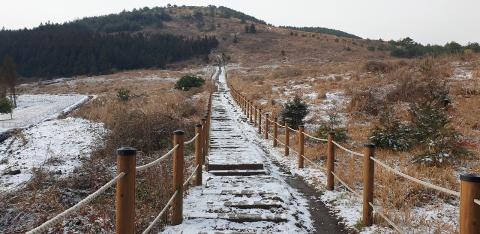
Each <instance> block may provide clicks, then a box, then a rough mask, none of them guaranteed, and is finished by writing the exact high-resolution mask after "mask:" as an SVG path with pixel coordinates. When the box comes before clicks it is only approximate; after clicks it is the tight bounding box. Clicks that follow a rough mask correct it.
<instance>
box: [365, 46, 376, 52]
mask: <svg viewBox="0 0 480 234" xmlns="http://www.w3.org/2000/svg"><path fill="white" fill-rule="evenodd" d="M367 50H368V51H375V46H369V47H367Z"/></svg>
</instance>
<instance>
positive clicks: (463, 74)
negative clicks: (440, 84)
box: [450, 67, 473, 81]
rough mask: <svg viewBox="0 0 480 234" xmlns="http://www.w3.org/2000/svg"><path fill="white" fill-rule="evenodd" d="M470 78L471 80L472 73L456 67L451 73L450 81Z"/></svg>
mask: <svg viewBox="0 0 480 234" xmlns="http://www.w3.org/2000/svg"><path fill="white" fill-rule="evenodd" d="M472 78H473V72H472V71H469V70H466V69H464V68H461V67H456V68H455V70H454V71H453V75H452V77H450V79H451V80H457V81H463V80H471V79H472Z"/></svg>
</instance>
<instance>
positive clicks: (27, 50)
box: [0, 6, 357, 79]
mask: <svg viewBox="0 0 480 234" xmlns="http://www.w3.org/2000/svg"><path fill="white" fill-rule="evenodd" d="M252 24H253V25H255V26H256V27H257V29H258V30H257V33H246V32H245V26H251V25H252ZM318 29H320V28H318ZM292 30H294V29H292V28H289V29H284V28H276V27H273V26H271V25H267V24H266V23H265V22H264V21H262V20H259V19H257V18H255V17H253V16H249V15H246V14H244V13H242V12H239V11H235V10H233V9H230V8H227V7H216V6H208V7H191V6H180V7H155V8H147V7H146V8H142V9H134V10H133V11H123V12H120V13H118V14H109V15H104V16H96V17H87V18H83V19H79V20H75V21H71V22H67V23H63V24H50V23H46V24H41V25H40V26H38V27H36V28H33V29H22V30H2V31H0V57H4V56H5V55H10V56H11V57H13V59H14V61H15V62H16V64H17V71H18V73H19V74H20V75H21V76H23V77H36V78H40V79H44V78H52V77H64V76H75V75H83V74H87V75H93V74H105V73H112V72H115V71H118V70H129V69H139V68H165V67H166V66H167V65H168V64H172V63H178V62H183V61H196V62H200V63H202V62H204V61H208V57H207V56H208V55H209V54H210V52H211V51H212V50H213V49H215V48H217V47H218V48H219V49H218V51H221V52H222V53H225V54H228V55H229V56H230V57H231V58H232V61H237V62H242V60H243V58H257V60H256V61H257V62H260V63H261V62H262V61H265V62H269V61H272V59H273V58H272V56H273V57H275V59H276V57H278V56H277V55H278V54H280V52H281V51H288V50H290V48H289V46H286V45H289V44H290V43H293V45H292V47H291V48H292V49H293V48H295V50H294V51H303V49H302V47H305V46H308V47H311V46H313V47H326V48H337V47H338V48H339V49H340V51H343V50H352V49H353V50H355V49H354V47H356V46H355V45H354V44H351V45H348V46H347V45H346V44H345V43H344V42H345V41H343V40H344V39H342V41H339V40H338V39H336V37H330V36H331V35H329V34H333V33H334V32H337V31H336V30H331V31H328V30H323V31H322V30H317V31H318V32H315V33H314V34H312V36H313V35H318V39H320V37H322V38H324V39H326V40H325V41H322V43H321V44H318V42H320V41H321V40H319V41H316V42H315V43H314V44H315V45H310V43H308V42H307V44H306V45H305V44H304V43H302V44H297V42H296V41H298V40H296V39H295V40H292V39H294V38H293V37H290V36H289V33H290V32H291V31H292ZM299 30H304V29H299ZM298 32H301V31H298ZM342 33H343V32H342ZM342 33H340V31H338V32H337V34H338V35H350V34H345V33H344V34H342ZM297 35H298V34H297ZM300 37H306V35H301V36H299V38H300ZM309 37H311V36H310V35H309ZM327 38H330V39H327ZM349 39H350V38H349ZM352 40H353V39H352ZM355 40H357V39H355ZM234 41H235V42H234ZM350 43H351V42H350ZM297 47H300V48H297ZM347 47H348V48H347ZM335 50H337V49H335ZM335 50H327V51H323V50H320V51H321V52H322V57H324V56H327V57H328V56H330V55H332V52H336V51H335ZM308 51H312V50H310V49H308ZM272 52H273V53H272ZM312 52H315V50H313V51H312ZM294 53H295V52H293V53H291V55H293V54H294ZM309 54H310V53H307V54H304V53H303V54H302V55H307V56H308V55H309ZM312 56H317V55H312ZM291 58H292V59H293V56H291ZM245 62H248V61H245Z"/></svg>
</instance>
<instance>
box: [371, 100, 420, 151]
mask: <svg viewBox="0 0 480 234" xmlns="http://www.w3.org/2000/svg"><path fill="white" fill-rule="evenodd" d="M411 135H412V131H411V129H410V126H409V125H408V124H405V123H402V122H401V121H400V120H399V119H398V118H396V117H395V115H394V113H393V110H392V109H390V108H385V109H383V110H382V111H381V114H380V124H379V125H377V126H375V129H374V130H373V132H372V134H371V137H370V140H371V141H372V142H373V143H374V144H375V145H376V146H377V147H380V148H384V149H393V150H396V151H405V150H409V149H411V147H412V139H411Z"/></svg>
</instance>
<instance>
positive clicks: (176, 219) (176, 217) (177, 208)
mask: <svg viewBox="0 0 480 234" xmlns="http://www.w3.org/2000/svg"><path fill="white" fill-rule="evenodd" d="M184 135H185V133H184V132H183V131H180V130H177V131H175V132H174V133H173V145H174V146H175V145H177V144H178V148H177V149H176V150H175V152H174V154H173V192H175V191H177V192H178V194H177V196H176V197H175V198H174V200H173V203H172V225H178V224H181V223H182V222H183V180H184V176H183V170H184V167H185V162H184V157H183V149H184V145H183V142H184V140H185V139H184V137H185V136H184Z"/></svg>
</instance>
